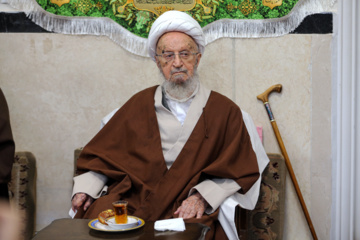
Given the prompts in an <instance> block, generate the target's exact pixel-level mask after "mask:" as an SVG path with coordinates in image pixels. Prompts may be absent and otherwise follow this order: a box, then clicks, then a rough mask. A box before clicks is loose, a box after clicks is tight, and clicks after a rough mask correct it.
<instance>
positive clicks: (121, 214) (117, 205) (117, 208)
mask: <svg viewBox="0 0 360 240" xmlns="http://www.w3.org/2000/svg"><path fill="white" fill-rule="evenodd" d="M127 204H128V203H127V201H116V202H113V207H114V212H115V222H116V223H117V224H123V223H127Z"/></svg>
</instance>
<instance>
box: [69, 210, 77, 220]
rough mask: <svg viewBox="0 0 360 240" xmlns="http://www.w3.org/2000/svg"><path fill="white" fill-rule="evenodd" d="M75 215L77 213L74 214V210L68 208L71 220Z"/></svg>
mask: <svg viewBox="0 0 360 240" xmlns="http://www.w3.org/2000/svg"><path fill="white" fill-rule="evenodd" d="M76 213H77V210H76V211H75V212H74V210H72V208H70V211H69V215H70V217H71V218H74V217H75V214H76Z"/></svg>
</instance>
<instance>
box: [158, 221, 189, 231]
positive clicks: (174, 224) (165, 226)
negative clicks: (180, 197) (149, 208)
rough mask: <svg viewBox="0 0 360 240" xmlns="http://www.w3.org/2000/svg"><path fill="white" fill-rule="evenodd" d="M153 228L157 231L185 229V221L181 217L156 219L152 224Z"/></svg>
mask: <svg viewBox="0 0 360 240" xmlns="http://www.w3.org/2000/svg"><path fill="white" fill-rule="evenodd" d="M154 228H155V230H157V231H167V230H170V231H178V232H182V231H185V223H184V220H183V219H182V218H172V219H166V220H158V221H156V222H155V225H154Z"/></svg>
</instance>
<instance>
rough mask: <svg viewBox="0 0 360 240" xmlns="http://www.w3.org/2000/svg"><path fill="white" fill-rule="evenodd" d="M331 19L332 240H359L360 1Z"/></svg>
mask: <svg viewBox="0 0 360 240" xmlns="http://www.w3.org/2000/svg"><path fill="white" fill-rule="evenodd" d="M338 4H339V6H338V13H337V14H336V15H335V17H334V23H335V31H334V45H333V49H334V52H333V53H334V54H333V56H334V61H333V63H334V67H333V69H334V74H333V76H334V79H333V92H332V95H333V103H332V156H333V207H332V227H331V229H332V230H331V239H332V240H358V239H359V240H360V177H359V174H360V129H359V128H360V96H359V95H360V1H359V0H342V1H339V2H338Z"/></svg>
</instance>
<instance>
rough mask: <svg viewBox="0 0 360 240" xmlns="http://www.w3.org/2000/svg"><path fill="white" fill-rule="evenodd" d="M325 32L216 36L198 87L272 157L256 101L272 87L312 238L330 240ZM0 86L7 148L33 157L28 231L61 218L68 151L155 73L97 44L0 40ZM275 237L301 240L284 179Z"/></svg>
mask: <svg viewBox="0 0 360 240" xmlns="http://www.w3.org/2000/svg"><path fill="white" fill-rule="evenodd" d="M331 41H332V35H331V34H326V35H316V34H312V35H286V36H283V37H278V38H263V39H220V40H217V41H215V42H213V43H211V44H209V45H208V46H207V48H206V51H205V54H204V56H203V58H202V61H201V63H200V67H199V72H200V76H201V80H202V82H203V83H204V85H206V86H208V87H209V88H211V89H213V90H216V91H219V92H220V93H222V94H224V95H226V96H228V97H229V98H231V99H233V100H234V101H235V102H236V103H237V104H239V105H240V107H242V108H243V109H244V110H246V111H247V112H249V113H250V114H251V115H252V117H253V120H254V122H255V123H256V125H259V126H262V127H263V128H264V146H265V149H266V151H267V152H273V153H280V150H279V147H278V145H277V142H276V138H275V136H274V134H273V130H272V128H271V125H270V122H269V120H268V117H267V114H266V111H265V109H264V107H263V104H262V103H261V102H260V101H258V100H257V99H256V96H257V95H258V94H260V93H262V92H264V91H265V90H266V89H267V88H268V87H270V86H272V85H273V84H277V83H281V84H282V85H283V90H282V92H281V93H279V94H278V93H273V94H271V96H270V99H269V100H270V103H271V107H272V109H273V113H274V115H275V119H276V121H277V124H278V127H279V130H280V132H281V135H282V138H283V140H284V143H285V146H286V148H287V152H288V154H289V157H290V160H291V163H292V165H293V168H294V171H295V174H296V177H297V179H298V182H299V185H300V188H301V191H302V193H303V196H304V199H305V202H306V204H307V207H308V209H309V211H310V214H311V217H312V221H313V223H314V227H315V229H316V231H317V234H318V238H319V239H329V238H330V235H329V234H330V222H331V218H330V211H331V203H332V201H331V159H330V148H331V126H330V116H331V108H330V106H331V105H330V101H331V60H330V59H331ZM0 43H1V44H0V66H1V68H0V86H1V88H2V90H3V92H4V94H5V96H6V98H7V100H8V104H9V108H10V116H11V123H12V127H13V134H14V139H15V142H16V150H17V151H31V152H33V153H34V155H35V156H36V158H37V167H38V168H37V172H38V178H37V225H36V229H37V230H40V229H42V228H43V227H45V226H46V225H48V224H49V223H51V221H52V220H54V219H57V218H66V217H68V211H69V208H70V205H71V203H70V195H71V189H72V175H73V151H74V149H75V148H78V147H80V146H84V145H85V144H86V143H87V142H88V141H89V140H90V139H91V138H92V136H93V135H94V134H95V133H96V132H97V131H98V129H99V126H100V120H101V118H102V117H104V116H105V115H106V114H107V113H109V112H110V111H112V110H113V109H114V108H116V107H118V106H121V105H122V104H123V103H124V102H125V101H126V100H127V99H128V98H129V97H130V96H132V95H133V94H134V93H136V92H137V91H140V90H141V89H144V88H146V87H148V86H152V85H154V84H158V70H157V68H156V66H155V64H154V63H153V62H152V61H151V60H150V59H149V58H143V57H138V56H135V55H132V54H130V53H129V52H127V51H126V50H124V49H122V48H121V47H119V46H118V45H116V44H115V43H113V42H112V41H111V40H109V39H107V38H105V37H96V36H70V35H61V34H51V33H0ZM287 177H288V178H287V183H286V202H285V206H284V207H285V226H284V239H301V240H303V239H311V234H310V231H309V230H308V226H307V223H306V220H305V217H304V216H303V212H302V209H301V206H300V204H299V201H298V199H297V196H296V194H295V190H294V187H293V186H292V183H291V180H290V177H289V176H287Z"/></svg>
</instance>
